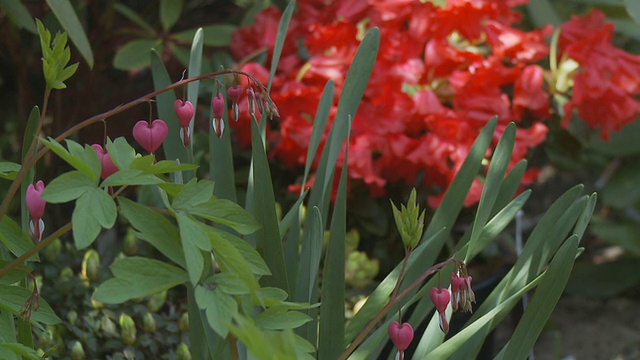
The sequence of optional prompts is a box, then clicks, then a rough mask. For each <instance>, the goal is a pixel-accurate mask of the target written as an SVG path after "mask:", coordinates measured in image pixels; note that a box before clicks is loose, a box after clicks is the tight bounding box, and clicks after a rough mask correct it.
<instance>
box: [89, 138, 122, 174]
mask: <svg viewBox="0 0 640 360" xmlns="http://www.w3.org/2000/svg"><path fill="white" fill-rule="evenodd" d="M91 147H92V148H93V149H94V150H95V151H96V153H98V159H99V160H100V165H101V166H102V170H101V171H100V178H101V179H102V180H104V179H106V178H108V177H109V176H111V175H112V174H113V173H115V172H117V171H118V167H117V166H116V164H114V163H113V160H111V155H109V153H108V152H106V151H105V150H104V149H103V148H102V145H99V144H93V145H91Z"/></svg>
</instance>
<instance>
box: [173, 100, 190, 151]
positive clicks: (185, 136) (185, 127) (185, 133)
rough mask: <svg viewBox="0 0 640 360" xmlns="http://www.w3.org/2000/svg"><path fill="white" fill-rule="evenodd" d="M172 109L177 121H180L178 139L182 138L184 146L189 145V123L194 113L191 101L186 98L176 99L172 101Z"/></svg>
mask: <svg viewBox="0 0 640 360" xmlns="http://www.w3.org/2000/svg"><path fill="white" fill-rule="evenodd" d="M173 109H174V110H175V111H176V115H178V121H180V126H181V129H180V139H182V143H183V144H184V146H189V139H190V137H191V131H190V128H189V124H190V123H191V119H192V118H193V114H194V110H193V104H192V103H191V101H188V100H187V101H184V102H183V101H182V100H180V99H178V100H176V102H175V103H173Z"/></svg>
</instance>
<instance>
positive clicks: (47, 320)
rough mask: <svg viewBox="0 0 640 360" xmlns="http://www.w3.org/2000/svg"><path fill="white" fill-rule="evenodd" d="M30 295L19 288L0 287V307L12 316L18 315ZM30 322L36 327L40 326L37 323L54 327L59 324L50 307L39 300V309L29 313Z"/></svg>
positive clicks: (25, 290) (42, 300)
mask: <svg viewBox="0 0 640 360" xmlns="http://www.w3.org/2000/svg"><path fill="white" fill-rule="evenodd" d="M31 294H32V292H31V290H27V289H25V288H23V287H20V286H12V285H0V307H2V308H3V309H6V310H9V311H11V312H12V313H13V314H14V315H18V312H20V309H21V308H22V306H23V305H24V303H25V301H27V299H28V298H29V297H30V296H31ZM30 321H31V324H34V325H36V326H40V325H39V324H38V323H42V324H45V325H55V324H58V323H60V318H58V316H57V315H56V314H55V312H54V311H53V309H51V306H49V304H48V303H47V302H46V301H45V300H44V299H42V298H40V308H39V309H38V310H37V311H36V310H35V309H34V310H33V311H32V312H31V319H30Z"/></svg>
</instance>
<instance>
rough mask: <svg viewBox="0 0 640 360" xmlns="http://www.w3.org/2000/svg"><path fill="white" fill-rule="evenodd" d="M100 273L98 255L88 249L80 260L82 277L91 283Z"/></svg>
mask: <svg viewBox="0 0 640 360" xmlns="http://www.w3.org/2000/svg"><path fill="white" fill-rule="evenodd" d="M99 271H100V255H99V254H98V252H97V251H95V250H93V249H90V250H88V251H87V252H86V253H85V254H84V258H83V259H82V277H83V278H85V279H87V280H89V282H93V281H95V280H96V279H97V278H98V272H99Z"/></svg>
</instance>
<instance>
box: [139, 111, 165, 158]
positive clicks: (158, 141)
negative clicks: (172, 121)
mask: <svg viewBox="0 0 640 360" xmlns="http://www.w3.org/2000/svg"><path fill="white" fill-rule="evenodd" d="M168 133H169V128H168V127H167V123H165V122H164V121H163V120H160V119H155V120H153V122H152V123H151V124H149V123H148V122H147V121H145V120H140V121H138V122H137V123H136V124H135V125H134V126H133V138H134V139H136V141H137V142H138V144H140V146H142V147H143V148H144V149H145V150H147V151H148V152H149V154H153V153H154V152H155V151H156V150H157V149H158V148H159V147H160V145H162V142H163V141H164V139H165V138H166V137H167V134H168Z"/></svg>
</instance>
